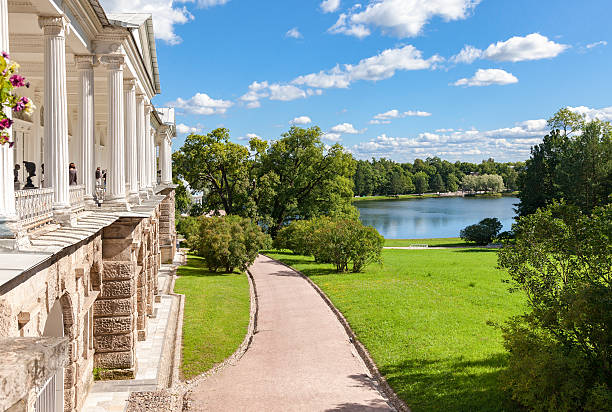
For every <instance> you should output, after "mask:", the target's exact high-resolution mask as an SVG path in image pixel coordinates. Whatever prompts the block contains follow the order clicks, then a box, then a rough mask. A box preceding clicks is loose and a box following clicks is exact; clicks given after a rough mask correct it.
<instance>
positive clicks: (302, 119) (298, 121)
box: [289, 116, 312, 125]
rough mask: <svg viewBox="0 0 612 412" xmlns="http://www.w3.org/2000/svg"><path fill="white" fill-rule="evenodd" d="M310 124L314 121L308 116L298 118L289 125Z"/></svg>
mask: <svg viewBox="0 0 612 412" xmlns="http://www.w3.org/2000/svg"><path fill="white" fill-rule="evenodd" d="M308 123H312V120H311V119H310V117H308V116H300V117H296V118H295V119H293V120H292V121H290V122H289V124H292V125H296V124H299V125H305V124H308Z"/></svg>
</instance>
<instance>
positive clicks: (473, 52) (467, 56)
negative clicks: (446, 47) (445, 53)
mask: <svg viewBox="0 0 612 412" xmlns="http://www.w3.org/2000/svg"><path fill="white" fill-rule="evenodd" d="M481 57H482V50H480V49H477V48H476V47H474V46H470V45H465V46H464V47H463V49H461V51H460V52H459V53H457V54H456V55H454V56H453V57H451V58H450V61H451V62H453V63H467V64H470V63H473V62H474V61H475V60H478V59H480V58H481Z"/></svg>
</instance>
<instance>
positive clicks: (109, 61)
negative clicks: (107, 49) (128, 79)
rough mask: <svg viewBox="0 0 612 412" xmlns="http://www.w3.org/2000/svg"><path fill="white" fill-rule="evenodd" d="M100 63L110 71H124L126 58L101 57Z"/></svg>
mask: <svg viewBox="0 0 612 412" xmlns="http://www.w3.org/2000/svg"><path fill="white" fill-rule="evenodd" d="M100 63H102V64H103V65H104V66H106V67H107V68H108V69H109V70H123V66H124V65H125V56H124V55H123V54H105V55H103V56H100Z"/></svg>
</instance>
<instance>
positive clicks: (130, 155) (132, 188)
mask: <svg viewBox="0 0 612 412" xmlns="http://www.w3.org/2000/svg"><path fill="white" fill-rule="evenodd" d="M123 86H124V89H123V92H124V98H125V154H126V158H125V173H126V184H127V191H128V201H129V202H130V203H136V204H138V203H140V197H139V196H138V156H137V154H138V147H137V140H136V81H135V80H133V79H130V80H126V81H125V82H124V84H123Z"/></svg>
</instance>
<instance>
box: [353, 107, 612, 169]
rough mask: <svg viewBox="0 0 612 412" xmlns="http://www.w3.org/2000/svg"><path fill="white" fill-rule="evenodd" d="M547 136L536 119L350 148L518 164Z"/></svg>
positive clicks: (362, 154)
mask: <svg viewBox="0 0 612 412" xmlns="http://www.w3.org/2000/svg"><path fill="white" fill-rule="evenodd" d="M611 109H612V108H611ZM611 113H612V111H611ZM547 133H548V130H547V128H546V120H543V119H536V120H527V121H524V122H519V123H517V124H516V125H515V126H513V127H507V128H501V129H495V130H486V131H479V130H476V129H472V130H457V129H438V130H437V131H436V132H435V133H430V132H424V133H419V134H417V135H415V136H412V137H393V136H388V135H386V134H382V135H380V136H378V137H376V138H373V139H370V140H368V141H365V142H362V143H358V144H356V145H354V146H352V147H350V148H349V149H350V151H351V152H352V153H353V154H354V155H355V156H356V157H357V158H360V159H370V158H372V157H387V158H389V157H390V158H392V159H394V160H397V161H412V160H414V159H415V158H417V157H420V158H426V157H433V156H439V157H441V158H443V159H446V160H450V161H455V160H463V161H466V160H471V161H480V160H482V159H486V158H489V157H493V158H495V159H496V160H498V161H516V160H524V159H526V158H527V157H529V153H530V148H531V146H533V145H535V144H538V143H540V142H541V141H542V138H543V137H544V136H545V135H546V134H547Z"/></svg>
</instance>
